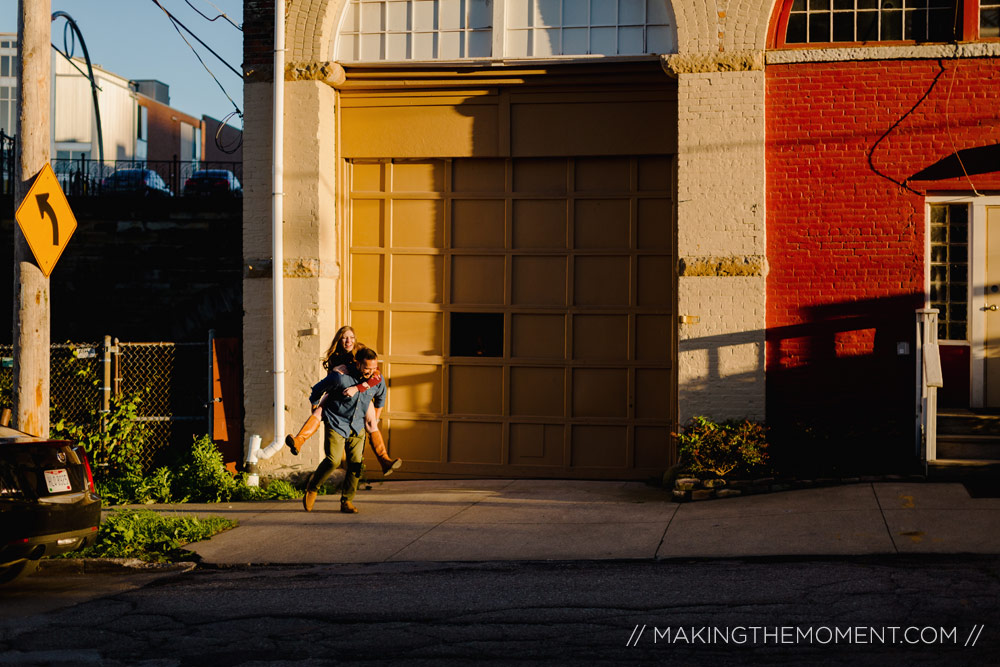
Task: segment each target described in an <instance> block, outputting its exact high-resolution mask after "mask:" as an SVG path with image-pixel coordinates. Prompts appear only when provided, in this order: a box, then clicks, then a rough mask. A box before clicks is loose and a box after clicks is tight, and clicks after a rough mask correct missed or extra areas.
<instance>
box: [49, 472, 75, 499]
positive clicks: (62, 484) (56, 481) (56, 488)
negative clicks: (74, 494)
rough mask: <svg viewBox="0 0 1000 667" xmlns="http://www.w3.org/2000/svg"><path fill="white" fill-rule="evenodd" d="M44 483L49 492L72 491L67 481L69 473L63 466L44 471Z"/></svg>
mask: <svg viewBox="0 0 1000 667" xmlns="http://www.w3.org/2000/svg"><path fill="white" fill-rule="evenodd" d="M45 484H46V485H47V486H48V487H49V493H59V492H61V491H72V490H73V487H72V486H70V483H69V474H68V473H67V472H66V469H65V468H60V469H58V470H46V471H45Z"/></svg>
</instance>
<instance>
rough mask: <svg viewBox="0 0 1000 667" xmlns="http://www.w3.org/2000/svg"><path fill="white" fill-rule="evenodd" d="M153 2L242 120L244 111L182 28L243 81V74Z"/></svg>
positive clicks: (156, 2)
mask: <svg viewBox="0 0 1000 667" xmlns="http://www.w3.org/2000/svg"><path fill="white" fill-rule="evenodd" d="M152 2H153V4H154V5H156V6H157V7H159V8H160V9H161V10H163V13H164V14H166V15H167V18H169V19H170V22H171V24H172V25H173V26H174V30H176V31H177V34H178V35H180V38H181V39H182V40H184V43H185V44H187V45H188V48H189V49H191V52H192V53H193V54H194V57H195V58H197V59H198V62H200V63H201V66H202V67H204V68H205V71H206V72H208V75H209V76H211V77H212V80H213V81H215V83H216V85H217V86H219V89H220V90H221V91H222V94H223V95H225V96H226V99H227V100H229V103H230V104H232V105H233V108H234V109H235V110H236V111H235V113H236V114H237V115H238V116H239V117H240V118H243V111H242V110H241V109H240V107H239V106H238V105H237V104H236V102H234V101H233V98H232V97H231V96H230V95H229V92H228V91H227V90H226V87H225V86H223V85H222V82H221V81H219V79H218V78H217V77H216V76H215V73H214V72H213V71H212V70H211V69H210V68H209V66H208V65H206V64H205V61H204V60H203V59H202V57H201V55H200V54H199V53H198V51H197V50H196V49H195V48H194V46H192V45H191V42H189V41H188V39H187V37H185V36H184V33H183V32H181V28H183V29H184V30H185V31H187V32H188V34H190V35H191V36H192V37H194V38H195V39H196V40H197V41H198V43H199V44H201V45H202V46H204V47H205V48H206V49H208V51H209V53H211V54H212V55H213V56H215V57H216V58H218V59H219V61H220V62H222V64H223V65H225V66H226V67H228V68H229V69H230V70H232V71H233V73H235V74H236V75H237V76H239V77H240V79H241V80H242V78H243V75H242V74H241V73H240V72H239V71H237V70H236V68H234V67H233V66H232V65H230V64H229V63H228V62H226V60H225V58H223V57H222V56H220V55H219V54H218V53H216V52H215V51H213V50H212V48H211V47H210V46H209V45H208V44H206V43H205V42H203V41H202V40H201V38H199V37H198V35H196V34H194V33H193V32H191V29H190V28H188V27H187V26H186V25H184V24H183V23H181V22H180V21H179V20H178V19H177V17H175V16H174V15H173V14H171V13H170V12H168V11H167V10H166V9H165V8H164V7H163V5H161V4H160V2H159V0H152Z"/></svg>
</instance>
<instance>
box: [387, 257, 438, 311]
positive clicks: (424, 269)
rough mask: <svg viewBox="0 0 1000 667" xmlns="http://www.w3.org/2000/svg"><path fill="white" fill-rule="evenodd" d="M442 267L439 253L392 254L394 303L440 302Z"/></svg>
mask: <svg viewBox="0 0 1000 667" xmlns="http://www.w3.org/2000/svg"><path fill="white" fill-rule="evenodd" d="M443 267H444V261H443V258H442V257H441V256H440V255H393V256H392V278H391V281H392V300H393V301H394V302H396V303H441V298H442V296H443V292H444V290H443V285H444V270H443Z"/></svg>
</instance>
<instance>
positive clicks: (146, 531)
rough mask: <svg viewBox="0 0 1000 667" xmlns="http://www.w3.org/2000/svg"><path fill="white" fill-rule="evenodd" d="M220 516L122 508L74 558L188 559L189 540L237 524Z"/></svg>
mask: <svg viewBox="0 0 1000 667" xmlns="http://www.w3.org/2000/svg"><path fill="white" fill-rule="evenodd" d="M237 525H238V524H237V522H236V521H233V520H231V519H225V518H223V517H219V516H213V517H206V518H198V517H195V516H164V515H160V514H157V513H156V512H153V511H151V510H129V509H124V510H119V511H117V512H114V513H113V514H111V515H110V516H108V517H107V518H105V519H104V521H103V523H101V528H100V530H99V531H98V533H97V541H96V542H95V543H94V544H93V545H92V546H89V547H87V548H86V549H83V550H81V551H74V552H71V553H69V554H66V555H65V556H66V557H70V558H139V559H141V560H144V561H150V562H168V561H178V560H188V559H190V558H191V556H192V554H191V552H190V551H187V550H185V549H183V548H182V547H183V546H184V545H185V544H188V543H190V542H198V541H201V540H205V539H208V538H209V537H211V536H212V535H215V534H217V533H221V532H222V531H224V530H229V529H230V528H234V527H235V526H237Z"/></svg>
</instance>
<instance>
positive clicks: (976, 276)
mask: <svg viewBox="0 0 1000 667" xmlns="http://www.w3.org/2000/svg"><path fill="white" fill-rule="evenodd" d="M931 204H968V205H969V292H968V304H969V312H968V315H967V317H968V319H967V322H968V323H969V329H968V345H969V357H970V368H969V383H970V385H971V386H970V387H969V407H971V408H981V407H983V406H984V405H985V403H986V315H985V312H984V311H983V306H984V305H985V302H986V209H987V207H993V206H1000V195H990V196H976V195H975V194H971V193H955V194H953V195H935V196H927V197H925V198H924V307H925V308H930V293H931V235H930V228H931ZM940 343H941V345H963V344H964V343H961V342H952V341H944V340H942V341H941V342H940Z"/></svg>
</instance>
